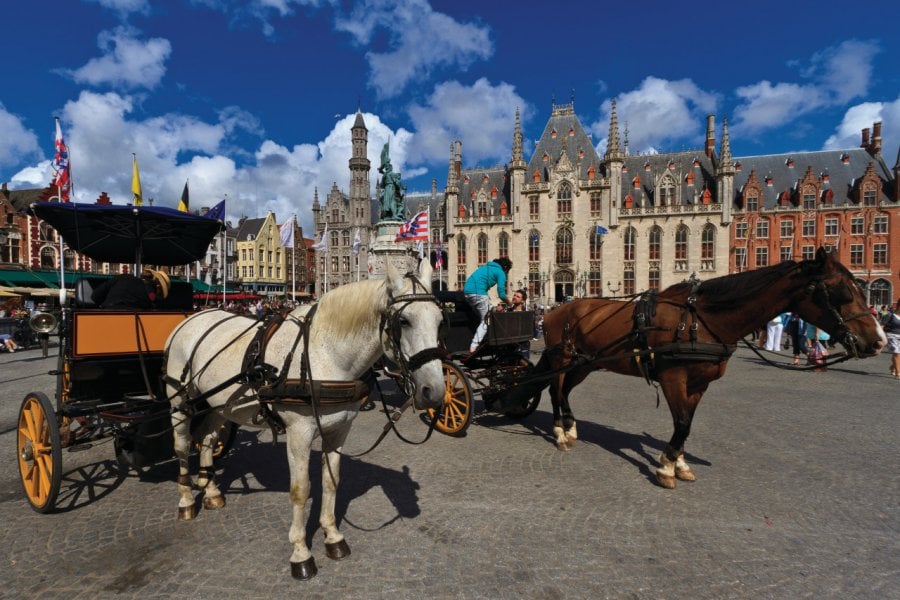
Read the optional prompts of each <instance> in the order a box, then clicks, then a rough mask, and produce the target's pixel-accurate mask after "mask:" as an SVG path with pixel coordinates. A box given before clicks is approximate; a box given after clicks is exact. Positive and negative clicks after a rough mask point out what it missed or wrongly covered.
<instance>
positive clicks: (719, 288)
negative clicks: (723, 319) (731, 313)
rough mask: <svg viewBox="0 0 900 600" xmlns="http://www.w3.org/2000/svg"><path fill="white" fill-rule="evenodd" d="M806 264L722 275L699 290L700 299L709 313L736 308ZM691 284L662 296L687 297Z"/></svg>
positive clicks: (705, 283)
mask: <svg viewBox="0 0 900 600" xmlns="http://www.w3.org/2000/svg"><path fill="white" fill-rule="evenodd" d="M802 264H803V263H796V262H794V261H785V262H782V263H780V264H777V265H772V266H771V267H763V268H761V269H754V270H752V271H744V272H743V273H734V274H732V275H723V276H721V277H715V278H713V279H708V280H706V281H704V282H702V283H701V284H700V286H699V287H698V288H697V292H696V294H697V297H698V300H702V302H703V308H704V309H706V310H708V311H710V312H717V311H723V310H730V309H734V308H735V307H736V306H741V305H743V304H745V303H746V302H747V301H748V299H751V298H755V297H757V296H759V295H761V294H763V293H764V292H765V291H766V289H767V288H769V287H770V286H771V285H772V284H773V283H774V282H775V281H778V280H780V279H783V278H784V277H785V276H786V275H787V274H788V273H790V272H791V271H793V270H796V269H798V268H800V266H801V265H802ZM693 286H694V284H692V283H691V282H685V283H676V284H675V285H673V286H670V287H668V288H666V289H665V290H664V291H662V292H661V293H660V296H661V297H668V298H672V297H680V296H687V295H688V294H689V293H690V292H691V290H693Z"/></svg>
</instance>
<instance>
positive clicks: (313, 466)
mask: <svg viewBox="0 0 900 600" xmlns="http://www.w3.org/2000/svg"><path fill="white" fill-rule="evenodd" d="M260 433H261V432H259V431H246V430H243V429H239V430H238V432H237V437H236V439H235V444H234V448H233V449H232V450H231V451H230V452H229V454H228V456H227V458H226V459H225V461H224V468H223V469H222V471H221V472H220V473H218V474H217V475H216V482H217V484H218V485H219V486H220V487H221V489H222V492H223V493H224V494H226V495H228V494H240V495H248V494H254V493H258V492H283V493H288V492H289V490H290V483H291V482H290V470H289V468H288V460H287V450H286V448H285V442H277V443H275V444H272V443H271V442H267V441H261V440H260V439H259V435H260ZM340 478H341V481H340V487H339V488H338V493H337V499H336V501H335V519H336V521H337V523H338V524H339V525H340V523H341V522H344V521H346V522H347V524H349V525H350V526H351V527H354V528H355V529H358V530H362V531H377V530H379V529H383V528H385V527H387V526H389V525H390V524H392V523H394V522H395V521H397V520H398V519H401V518H406V519H409V518H415V517H417V516H418V515H419V514H420V512H421V510H420V508H419V498H418V494H417V491H418V489H419V487H420V486H419V483H418V482H416V481H415V480H413V479H412V477H411V476H410V472H409V468H408V467H406V466H404V467H403V469H402V470H400V471H397V470H395V469H388V468H384V467H381V466H379V465H376V464H373V463H369V462H365V461H363V460H359V459H354V458H348V457H343V458H342V460H341V474H340ZM309 479H310V499H311V504H310V508H309V516H308V519H307V524H306V539H308V540H311V539H313V535H314V534H315V532H316V530H318V529H319V513H320V511H321V508H322V505H321V504H322V494H321V491H322V452H321V451H320V450H313V451H312V452H311V453H310V467H309ZM173 480H174V478H173ZM374 488H380V489H381V491H382V493H383V494H384V495H385V497H386V498H387V499H388V500H389V502H390V503H391V504H392V505H393V507H394V510H395V511H396V514H395V515H394V516H392V517H391V518H390V519H388V520H386V521H385V522H384V523H382V524H380V525H378V526H376V527H372V528H364V527H360V526H358V525H356V524H354V523H352V522H351V521H349V520H348V519H347V511H348V508H349V506H350V503H351V502H353V501H354V500H355V499H357V498H360V497H362V496H365V495H366V494H367V493H368V492H369V491H370V490H372V489H374Z"/></svg>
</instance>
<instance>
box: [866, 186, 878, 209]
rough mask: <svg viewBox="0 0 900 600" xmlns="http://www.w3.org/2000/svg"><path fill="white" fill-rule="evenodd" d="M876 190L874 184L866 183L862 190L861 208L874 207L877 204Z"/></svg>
mask: <svg viewBox="0 0 900 600" xmlns="http://www.w3.org/2000/svg"><path fill="white" fill-rule="evenodd" d="M877 192H878V190H877V189H876V188H875V184H874V183H867V184H866V185H865V188H864V189H863V206H875V205H876V204H878V202H877V200H878V195H877Z"/></svg>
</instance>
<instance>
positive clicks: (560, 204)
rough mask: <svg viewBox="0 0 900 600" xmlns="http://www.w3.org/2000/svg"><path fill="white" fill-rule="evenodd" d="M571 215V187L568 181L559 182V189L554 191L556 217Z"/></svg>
mask: <svg viewBox="0 0 900 600" xmlns="http://www.w3.org/2000/svg"><path fill="white" fill-rule="evenodd" d="M571 216H572V187H571V186H570V185H569V184H568V182H565V181H563V182H562V183H561V184H559V190H557V192H556V217H557V218H558V219H568V218H570V217H571Z"/></svg>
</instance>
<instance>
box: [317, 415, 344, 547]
mask: <svg viewBox="0 0 900 600" xmlns="http://www.w3.org/2000/svg"><path fill="white" fill-rule="evenodd" d="M350 425H351V423H348V424H347V425H345V426H343V427H341V428H340V430H339V431H335V432H333V433H331V434H330V435H326V436H325V438H326V439H325V440H323V442H322V510H321V511H320V512H319V525H321V526H322V531H324V532H325V555H326V556H328V558H330V559H332V560H340V559H342V558H346V557H347V556H350V546H349V545H348V544H347V542H346V540H344V534H342V533H341V532H340V531H339V530H338V527H337V521H336V520H335V517H334V505H335V499H336V497H337V489H338V484H340V482H341V454H340V449H341V448H342V447H343V446H344V440H346V439H347V434H348V433H349V432H350Z"/></svg>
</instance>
